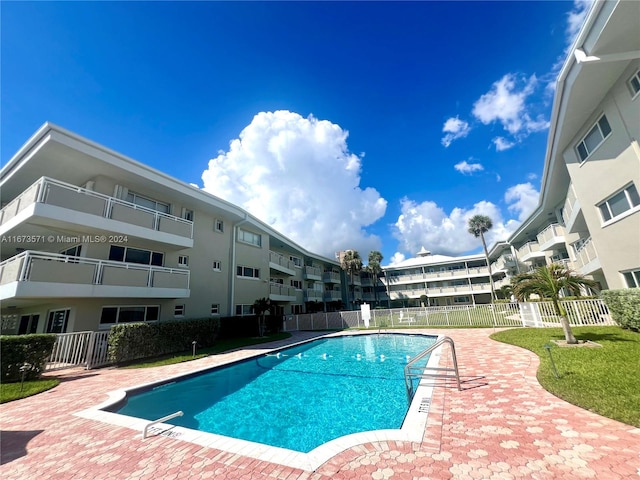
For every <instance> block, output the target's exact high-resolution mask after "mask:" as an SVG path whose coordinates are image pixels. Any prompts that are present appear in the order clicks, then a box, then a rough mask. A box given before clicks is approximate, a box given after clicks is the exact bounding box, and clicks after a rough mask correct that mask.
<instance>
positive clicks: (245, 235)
mask: <svg viewBox="0 0 640 480" xmlns="http://www.w3.org/2000/svg"><path fill="white" fill-rule="evenodd" d="M238 240H240V241H241V242H244V243H249V244H251V245H255V246H256V247H261V246H262V235H258V234H257V233H252V232H247V231H246V230H242V229H240V230H239V231H238Z"/></svg>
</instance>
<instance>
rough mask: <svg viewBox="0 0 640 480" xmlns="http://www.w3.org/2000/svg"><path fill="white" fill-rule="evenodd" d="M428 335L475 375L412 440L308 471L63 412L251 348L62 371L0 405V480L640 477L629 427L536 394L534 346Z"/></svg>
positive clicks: (438, 404) (447, 393) (436, 402)
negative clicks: (449, 343)
mask: <svg viewBox="0 0 640 480" xmlns="http://www.w3.org/2000/svg"><path fill="white" fill-rule="evenodd" d="M405 332H406V330H405ZM420 332H422V333H424V332H425V331H424V330H420ZM433 333H434V334H443V333H446V334H447V335H450V336H451V337H452V338H453V339H454V340H455V342H456V349H457V353H458V361H459V363H460V368H461V374H462V375H463V376H464V377H466V379H471V378H475V379H476V380H475V381H474V383H473V387H474V388H468V389H465V390H463V391H461V392H459V391H457V390H456V389H450V388H438V389H436V390H435V394H434V397H433V399H432V405H431V409H430V413H429V420H428V424H427V428H426V431H425V435H424V440H423V442H422V444H409V443H400V442H380V443H369V444H364V445H360V446H357V447H354V448H350V449H348V450H346V451H344V452H342V453H339V454H338V455H337V456H335V457H334V458H332V459H331V460H329V461H328V462H326V463H325V464H324V465H322V466H320V467H319V468H318V469H317V470H316V471H314V472H308V471H303V470H299V469H294V468H291V467H286V466H283V465H278V464H274V463H270V462H267V461H261V460H254V459H252V458H247V457H243V456H240V455H236V454H230V453H228V452H224V451H221V450H214V449H211V448H203V447H201V446H198V445H194V444H191V443H187V442H183V441H180V440H176V439H172V438H169V437H165V436H157V437H153V438H150V439H147V440H144V441H142V440H141V439H140V436H139V432H134V431H132V430H130V429H127V428H123V427H116V426H112V425H108V424H105V423H101V422H96V421H93V420H87V419H83V418H80V417H78V416H76V415H74V412H78V411H80V410H83V409H86V408H89V407H92V406H94V405H97V404H99V403H101V402H103V401H105V400H106V395H105V393H106V392H109V391H112V390H115V389H117V388H123V387H126V386H132V385H137V384H141V383H146V382H150V381H153V380H155V379H161V378H165V377H168V376H171V375H176V374H179V373H182V372H185V371H190V370H193V369H195V368H202V367H205V366H207V365H214V364H219V363H221V362H227V361H230V360H233V359H238V358H242V357H244V356H247V355H250V354H255V353H259V352H264V351H266V349H265V345H260V346H256V347H252V348H250V349H247V350H243V351H239V352H233V353H229V354H224V355H216V356H212V357H207V358H204V359H201V360H197V361H195V362H189V363H186V364H179V365H171V366H166V367H158V368H154V369H137V370H118V369H102V370H92V371H84V370H76V371H73V372H66V373H65V374H64V375H62V378H63V382H62V383H61V384H60V385H59V386H58V387H56V388H55V389H53V390H50V391H49V392H46V393H43V394H40V395H36V396H34V397H31V398H27V399H24V400H20V401H17V402H11V403H8V404H4V405H0V426H1V428H2V433H1V440H2V446H1V454H2V465H1V466H0V478H2V479H3V480H13V479H15V480H31V479H33V480H36V479H37V480H45V479H65V480H67V479H74V480H75V479H91V480H97V479H105V480H106V479H109V480H112V479H141V480H142V479H154V480H157V479H166V480H173V479H206V478H214V479H224V480H227V479H228V480H233V479H262V480H274V479H280V480H285V479H286V480H294V479H301V480H302V479H312V480H341V479H354V480H361V479H368V478H371V479H391V480H405V479H407V480H411V479H415V480H435V479H452V478H453V479H456V480H457V479H460V480H465V479H485V478H486V479H519V478H527V479H529V478H530V479H537V480H546V479H563V480H565V479H582V478H595V479H598V480H614V479H625V480H626V479H633V478H635V479H640V430H639V429H634V428H633V427H630V426H628V425H625V424H622V423H619V422H615V421H613V420H609V419H606V418H603V417H600V416H598V415H596V414H593V413H591V412H588V411H585V410H582V409H580V408H577V407H574V406H572V405H570V404H568V403H566V402H564V401H562V400H559V399H558V398H556V397H554V396H553V395H551V394H549V393H547V392H546V391H545V390H543V389H542V388H541V387H540V385H539V384H538V383H537V381H536V377H535V374H536V368H537V365H538V361H537V357H536V356H535V355H534V354H532V353H530V352H527V351H524V350H521V349H519V348H516V347H512V346H509V345H504V344H501V343H497V342H494V341H492V340H490V339H489V338H488V336H489V334H490V333H491V330H489V329H487V330H485V329H469V330H464V329H460V330H446V331H443V330H434V331H433ZM313 335H317V334H312V333H302V332H301V333H299V334H296V335H295V337H294V339H295V340H299V339H302V338H303V337H304V338H308V337H310V336H313ZM280 343H281V342H280ZM275 346H278V344H275V343H274V344H269V345H268V347H275ZM442 358H443V359H445V358H448V357H446V356H444V355H443V357H442ZM443 361H444V360H443ZM467 386H470V384H467ZM612 394H615V392H612Z"/></svg>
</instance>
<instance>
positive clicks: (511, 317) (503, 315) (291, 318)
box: [285, 298, 616, 331]
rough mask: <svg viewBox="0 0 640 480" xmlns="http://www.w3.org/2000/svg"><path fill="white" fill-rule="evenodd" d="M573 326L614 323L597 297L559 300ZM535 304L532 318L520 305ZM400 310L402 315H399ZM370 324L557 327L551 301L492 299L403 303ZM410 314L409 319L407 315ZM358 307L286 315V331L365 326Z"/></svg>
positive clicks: (375, 316) (382, 312)
mask: <svg viewBox="0 0 640 480" xmlns="http://www.w3.org/2000/svg"><path fill="white" fill-rule="evenodd" d="M560 303H561V305H562V306H563V307H564V309H565V310H566V311H567V315H568V319H569V323H570V324H571V325H572V326H586V325H616V323H615V322H614V321H613V320H612V318H611V315H610V313H609V309H608V308H607V306H606V305H605V303H604V302H603V301H602V300H601V299H599V298H597V299H585V300H568V301H561V302H560ZM525 305H534V307H532V308H535V311H536V312H539V313H536V317H535V320H534V321H532V320H531V318H530V314H529V313H528V311H525V310H524V309H523V308H522V307H523V306H525ZM401 313H402V315H401ZM370 315H371V318H370V320H369V327H370V328H396V327H409V326H410V327H461V328H464V327H496V328H498V327H525V326H538V327H556V326H558V325H559V323H558V322H559V319H558V318H557V316H556V315H555V313H553V303H552V302H530V303H517V302H506V303H495V304H493V305H491V304H482V305H459V306H454V305H452V306H441V307H436V306H434V307H406V308H394V309H375V310H371V311H370ZM408 318H411V319H412V321H411V322H407V319H408ZM364 326H365V322H364V321H363V318H362V313H361V312H360V310H353V311H342V312H326V313H324V312H323V313H308V314H307V313H306V314H299V315H288V316H287V317H286V318H285V328H286V330H287V331H296V330H326V329H332V328H335V329H344V328H364Z"/></svg>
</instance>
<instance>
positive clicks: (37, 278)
mask: <svg viewBox="0 0 640 480" xmlns="http://www.w3.org/2000/svg"><path fill="white" fill-rule="evenodd" d="M125 271H127V272H130V273H127V272H125ZM118 272H119V273H124V276H122V275H118V274H117V273H118ZM163 276H164V277H168V278H162V277H163ZM112 277H113V278H112ZM189 279H190V272H189V270H185V269H180V268H167V267H157V266H153V265H142V264H138V263H125V262H116V261H112V260H100V259H95V258H85V257H74V256H70V255H61V254H58V253H50V252H38V251H31V250H27V251H25V252H22V253H19V254H18V255H15V256H13V257H11V258H9V259H7V260H5V261H4V262H1V263H0V285H4V284H7V283H10V282H15V281H17V282H28V281H34V282H50V283H75V284H86V285H124V286H132V287H169V288H183V289H188V288H189ZM172 283H176V284H175V285H172Z"/></svg>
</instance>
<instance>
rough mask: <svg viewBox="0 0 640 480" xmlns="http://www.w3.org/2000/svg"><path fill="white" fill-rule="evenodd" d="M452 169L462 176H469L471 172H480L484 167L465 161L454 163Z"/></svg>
mask: <svg viewBox="0 0 640 480" xmlns="http://www.w3.org/2000/svg"><path fill="white" fill-rule="evenodd" d="M453 168H455V169H456V170H457V171H459V172H460V173H462V174H464V175H471V174H472V173H473V172H481V171H482V170H484V167H483V166H482V164H480V163H468V162H467V161H466V160H463V161H462V162H459V163H456V164H455V165H454V166H453Z"/></svg>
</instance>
